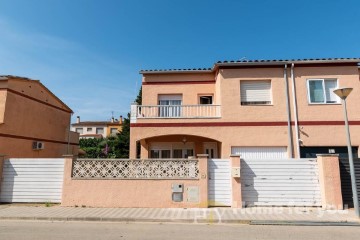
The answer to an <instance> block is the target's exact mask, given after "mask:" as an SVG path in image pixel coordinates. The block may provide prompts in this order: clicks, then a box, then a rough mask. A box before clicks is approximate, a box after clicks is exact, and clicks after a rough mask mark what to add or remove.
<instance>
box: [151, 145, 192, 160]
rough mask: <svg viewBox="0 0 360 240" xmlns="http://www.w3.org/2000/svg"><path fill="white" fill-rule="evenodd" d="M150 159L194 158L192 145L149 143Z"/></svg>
mask: <svg viewBox="0 0 360 240" xmlns="http://www.w3.org/2000/svg"><path fill="white" fill-rule="evenodd" d="M149 155H150V156H149V157H150V158H188V157H192V156H195V151H194V143H191V142H189V143H185V144H184V143H180V142H174V143H151V144H150V151H149Z"/></svg>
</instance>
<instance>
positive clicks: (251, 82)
mask: <svg viewBox="0 0 360 240" xmlns="http://www.w3.org/2000/svg"><path fill="white" fill-rule="evenodd" d="M359 62H360V59H302V60H270V61H268V60H255V61H224V62H217V63H215V64H214V66H213V67H212V68H208V69H171V70H144V71H141V72H140V73H141V74H142V76H143V78H142V104H143V105H141V106H138V105H136V104H134V105H132V107H131V142H130V158H135V157H136V155H137V154H136V152H137V151H136V146H137V143H138V142H139V143H140V148H141V158H186V157H189V156H196V155H197V154H202V153H207V154H209V155H210V157H211V158H228V157H229V156H230V155H231V154H240V155H241V156H242V157H243V158H286V157H290V158H292V157H294V158H300V157H302V158H303V157H315V155H316V154H317V153H339V154H340V156H347V149H346V135H345V128H344V116H343V107H342V105H341V101H340V99H339V98H338V97H337V96H336V95H335V94H334V93H333V90H334V89H336V88H338V87H352V88H353V89H354V90H353V92H352V93H351V94H350V96H349V97H348V99H347V103H348V116H349V121H350V131H351V140H352V145H353V152H354V155H358V151H359V145H360V111H359V105H360V80H359Z"/></svg>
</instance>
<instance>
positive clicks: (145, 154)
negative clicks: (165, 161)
mask: <svg viewBox="0 0 360 240" xmlns="http://www.w3.org/2000/svg"><path fill="white" fill-rule="evenodd" d="M140 158H141V159H148V158H149V146H148V145H147V143H146V141H145V139H141V140H140Z"/></svg>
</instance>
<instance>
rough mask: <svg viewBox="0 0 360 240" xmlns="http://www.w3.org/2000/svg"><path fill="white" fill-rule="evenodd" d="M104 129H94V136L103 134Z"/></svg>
mask: <svg viewBox="0 0 360 240" xmlns="http://www.w3.org/2000/svg"><path fill="white" fill-rule="evenodd" d="M103 133H104V128H96V134H103Z"/></svg>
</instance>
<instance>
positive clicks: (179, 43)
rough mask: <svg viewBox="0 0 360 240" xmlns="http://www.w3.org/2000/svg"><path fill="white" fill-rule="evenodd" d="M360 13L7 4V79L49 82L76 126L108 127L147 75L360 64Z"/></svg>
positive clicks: (193, 0)
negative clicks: (332, 60)
mask: <svg viewBox="0 0 360 240" xmlns="http://www.w3.org/2000/svg"><path fill="white" fill-rule="evenodd" d="M345 3H346V4H345ZM359 12H360V1H358V0H348V1H341V0H327V1H325V0H316V1H315V0H302V1H285V0H272V1H268V0H238V1H236V0H222V1H210V0H208V1H205V0H177V1H176V0H173V1H171V0H152V1H150V0H142V1H140V0H127V1H123V0H31V1H28V0H0V33H1V37H0V75H2V74H12V75H20V76H25V77H30V78H33V79H39V80H41V82H42V83H44V84H45V85H46V86H47V87H48V88H49V89H50V90H52V91H53V92H54V93H55V94H56V95H57V96H59V97H60V98H61V99H62V100H63V101H64V102H65V103H66V104H68V105H69V106H70V107H71V108H72V109H73V110H74V112H75V114H74V117H73V119H74V118H75V117H76V116H77V115H80V116H81V118H82V120H106V119H110V117H111V112H112V111H113V112H114V115H115V116H116V117H117V116H119V115H126V113H127V112H128V111H129V109H130V103H131V102H132V101H133V100H134V98H135V97H136V95H137V92H138V89H139V87H140V85H141V76H140V75H139V74H138V72H139V70H140V69H156V68H157V69H159V68H161V69H164V68H193V67H211V66H212V65H213V63H214V62H216V61H218V60H236V59H240V58H243V57H246V58H247V59H284V58H316V57H360V27H359V25H360V20H359V16H360V14H359Z"/></svg>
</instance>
